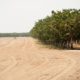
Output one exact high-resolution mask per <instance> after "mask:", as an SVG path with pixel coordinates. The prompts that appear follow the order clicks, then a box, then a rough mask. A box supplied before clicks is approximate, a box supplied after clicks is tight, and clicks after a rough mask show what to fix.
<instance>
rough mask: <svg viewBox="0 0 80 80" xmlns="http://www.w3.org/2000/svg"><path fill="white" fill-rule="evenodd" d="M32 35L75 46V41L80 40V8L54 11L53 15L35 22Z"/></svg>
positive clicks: (66, 45) (58, 44) (60, 45)
mask: <svg viewBox="0 0 80 80" xmlns="http://www.w3.org/2000/svg"><path fill="white" fill-rule="evenodd" d="M31 35H32V36H33V37H35V38H38V39H39V40H41V41H43V42H45V43H51V44H53V45H55V46H59V47H65V48H73V42H75V41H76V40H80V10H77V9H64V10H62V11H56V12H55V11H52V15H51V16H47V17H46V18H45V19H41V20H39V21H38V22H36V23H35V26H34V27H33V29H32V30H31Z"/></svg>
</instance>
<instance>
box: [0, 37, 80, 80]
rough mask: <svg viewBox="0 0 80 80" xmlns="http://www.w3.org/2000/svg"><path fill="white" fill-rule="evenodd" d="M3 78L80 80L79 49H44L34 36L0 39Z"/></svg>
mask: <svg viewBox="0 0 80 80" xmlns="http://www.w3.org/2000/svg"><path fill="white" fill-rule="evenodd" d="M0 80H80V51H79V50H73V51H72V50H52V49H48V48H44V47H42V46H39V45H38V44H36V40H34V39H32V38H16V39H15V38H0Z"/></svg>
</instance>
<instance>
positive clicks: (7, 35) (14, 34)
mask: <svg viewBox="0 0 80 80" xmlns="http://www.w3.org/2000/svg"><path fill="white" fill-rule="evenodd" d="M27 36H29V33H0V37H27Z"/></svg>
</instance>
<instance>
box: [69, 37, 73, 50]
mask: <svg viewBox="0 0 80 80" xmlns="http://www.w3.org/2000/svg"><path fill="white" fill-rule="evenodd" d="M70 48H71V49H73V39H72V37H71V42H70Z"/></svg>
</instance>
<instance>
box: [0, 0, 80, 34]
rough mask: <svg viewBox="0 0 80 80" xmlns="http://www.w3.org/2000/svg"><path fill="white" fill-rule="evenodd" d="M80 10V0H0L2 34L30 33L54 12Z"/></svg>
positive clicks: (0, 27)
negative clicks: (37, 22) (71, 9)
mask: <svg viewBox="0 0 80 80" xmlns="http://www.w3.org/2000/svg"><path fill="white" fill-rule="evenodd" d="M68 8H76V9H80V0H0V33H4V32H8V33H11V32H29V31H30V30H31V29H32V28H33V27H34V24H35V22H36V21H38V20H39V19H43V18H45V17H46V16H48V15H50V14H51V11H52V10H55V11H56V10H62V9H68Z"/></svg>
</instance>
